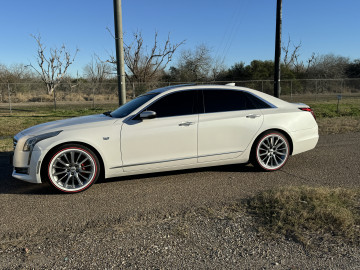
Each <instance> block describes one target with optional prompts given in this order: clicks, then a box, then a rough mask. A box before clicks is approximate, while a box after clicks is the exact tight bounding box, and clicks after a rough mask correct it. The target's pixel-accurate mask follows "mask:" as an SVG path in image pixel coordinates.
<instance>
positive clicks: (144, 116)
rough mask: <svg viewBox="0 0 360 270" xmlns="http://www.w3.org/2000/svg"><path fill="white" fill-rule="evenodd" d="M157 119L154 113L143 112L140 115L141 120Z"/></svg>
mask: <svg viewBox="0 0 360 270" xmlns="http://www.w3.org/2000/svg"><path fill="white" fill-rule="evenodd" d="M155 117H156V112H154V111H143V112H142V113H141V114H140V118H141V119H153V118H155Z"/></svg>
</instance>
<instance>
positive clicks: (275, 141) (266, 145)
mask: <svg viewBox="0 0 360 270" xmlns="http://www.w3.org/2000/svg"><path fill="white" fill-rule="evenodd" d="M288 157H289V144H288V142H287V139H286V138H285V137H284V136H283V135H282V134H279V133H269V134H266V135H265V136H264V137H263V138H262V139H261V140H260V141H259V142H258V145H257V147H256V159H257V162H258V164H259V165H260V166H261V167H262V168H263V169H265V170H267V171H274V170H277V169H280V168H281V167H282V166H283V165H284V164H285V163H286V160H287V159H288Z"/></svg>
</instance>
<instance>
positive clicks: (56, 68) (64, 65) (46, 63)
mask: <svg viewBox="0 0 360 270" xmlns="http://www.w3.org/2000/svg"><path fill="white" fill-rule="evenodd" d="M31 36H32V37H33V38H34V39H35V41H36V43H37V46H38V50H37V55H36V60H37V66H36V67H35V66H34V65H33V64H31V63H30V64H29V66H30V67H32V68H33V69H34V70H35V71H36V72H37V73H38V74H39V76H40V78H41V80H42V81H43V82H44V84H45V85H46V89H47V93H48V94H49V95H51V94H53V96H54V109H55V110H56V87H57V86H58V85H59V84H60V83H61V81H62V79H63V77H64V76H65V74H66V72H67V71H68V68H69V66H70V65H71V64H72V63H73V62H74V60H75V57H76V55H77V52H78V51H79V50H78V49H76V51H75V53H74V55H73V56H71V53H70V52H69V51H68V50H67V49H66V47H65V45H64V44H63V45H62V46H61V48H60V49H58V48H50V50H49V52H48V53H46V51H45V50H46V47H45V46H44V44H43V43H42V42H41V36H40V35H38V36H34V35H31Z"/></svg>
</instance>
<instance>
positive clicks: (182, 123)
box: [179, 122, 195, 127]
mask: <svg viewBox="0 0 360 270" xmlns="http://www.w3.org/2000/svg"><path fill="white" fill-rule="evenodd" d="M194 124H195V123H194V122H181V123H180V124H179V126H181V127H188V126H190V125H194Z"/></svg>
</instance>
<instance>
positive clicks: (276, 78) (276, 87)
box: [274, 0, 282, 98]
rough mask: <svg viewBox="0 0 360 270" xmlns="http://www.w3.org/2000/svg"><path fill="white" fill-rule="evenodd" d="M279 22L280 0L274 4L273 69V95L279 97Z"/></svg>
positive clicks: (280, 13)
mask: <svg viewBox="0 0 360 270" xmlns="http://www.w3.org/2000/svg"><path fill="white" fill-rule="evenodd" d="M281 24H282V0H277V5H276V34H275V70H274V97H277V98H278V97H280V91H281V89H280V61H281Z"/></svg>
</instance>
